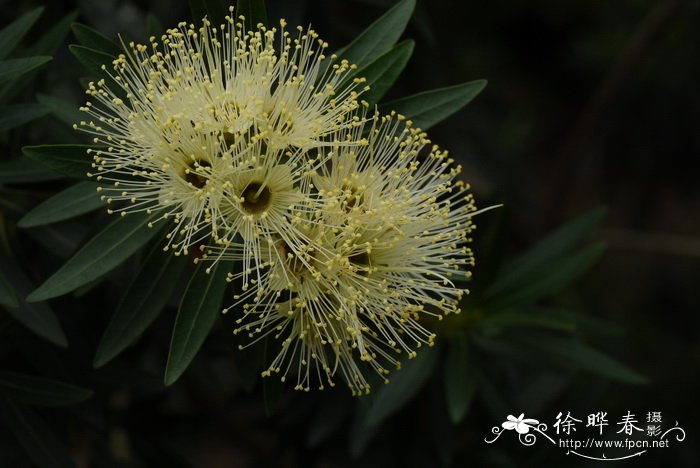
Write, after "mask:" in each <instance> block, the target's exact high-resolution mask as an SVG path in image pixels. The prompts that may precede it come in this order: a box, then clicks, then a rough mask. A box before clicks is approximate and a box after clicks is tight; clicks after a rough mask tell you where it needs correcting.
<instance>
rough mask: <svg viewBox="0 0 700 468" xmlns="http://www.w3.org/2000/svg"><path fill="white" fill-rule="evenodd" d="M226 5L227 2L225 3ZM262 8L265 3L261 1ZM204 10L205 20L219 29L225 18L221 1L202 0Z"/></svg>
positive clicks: (224, 9)
mask: <svg viewBox="0 0 700 468" xmlns="http://www.w3.org/2000/svg"><path fill="white" fill-rule="evenodd" d="M227 4H228V2H227ZM262 4H263V8H264V7H265V1H264V0H262ZM204 8H205V9H206V12H207V18H208V19H209V21H210V22H211V23H212V26H215V27H219V26H220V25H222V24H224V21H225V19H224V18H225V17H226V8H224V5H223V3H222V2H221V0H204Z"/></svg>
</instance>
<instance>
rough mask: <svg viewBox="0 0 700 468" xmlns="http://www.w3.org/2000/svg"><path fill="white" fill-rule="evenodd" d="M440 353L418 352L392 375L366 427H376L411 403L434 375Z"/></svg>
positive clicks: (375, 400) (372, 410) (371, 409)
mask: <svg viewBox="0 0 700 468" xmlns="http://www.w3.org/2000/svg"><path fill="white" fill-rule="evenodd" d="M437 355H438V352H437V351H436V350H435V348H434V347H433V348H427V347H426V348H424V349H420V350H418V355H417V356H416V357H415V358H413V359H411V360H408V361H406V362H404V365H403V367H402V368H401V369H399V370H396V371H394V372H393V373H392V374H391V380H390V382H389V383H388V384H386V385H384V386H383V387H381V388H380V389H379V391H378V392H377V394H376V397H375V399H374V403H373V405H372V408H370V410H369V412H368V413H367V417H366V419H365V425H366V426H368V427H374V426H377V425H379V424H380V423H381V422H382V421H384V420H385V419H386V418H388V417H389V416H391V415H392V414H394V413H395V412H396V411H398V410H399V409H401V408H402V407H403V406H404V405H405V404H406V403H408V402H409V401H411V399H413V397H415V396H416V395H417V394H418V392H419V391H420V390H421V388H423V385H425V383H426V382H427V381H428V378H429V377H430V375H431V374H432V373H433V369H434V368H435V364H436V362H437Z"/></svg>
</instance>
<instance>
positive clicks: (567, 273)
mask: <svg viewBox="0 0 700 468" xmlns="http://www.w3.org/2000/svg"><path fill="white" fill-rule="evenodd" d="M604 249H605V245H604V244H603V243H596V244H593V245H590V246H588V247H586V248H584V249H581V250H579V251H578V252H574V253H572V254H569V255H567V256H564V257H563V258H560V259H557V260H555V261H552V262H550V263H549V264H547V265H545V266H544V267H543V268H541V269H540V270H536V271H534V272H533V274H532V276H531V277H529V278H528V279H527V282H524V284H523V285H522V286H519V287H514V288H513V289H510V290H505V291H502V292H500V293H499V295H497V296H495V297H493V298H492V299H491V301H489V302H487V303H486V305H485V306H484V307H488V308H490V309H492V310H498V309H502V308H504V307H507V306H509V305H511V304H529V303H532V302H535V301H536V300H538V299H541V298H543V297H546V296H549V295H552V294H556V293H558V292H560V291H561V290H563V289H564V288H566V287H567V286H569V285H570V284H571V283H572V282H573V281H574V280H575V279H576V278H578V277H579V276H581V275H582V274H583V273H585V272H586V271H587V270H588V269H589V268H590V267H591V265H593V264H594V263H595V262H596V261H597V260H598V258H600V256H601V254H602V253H603V250H604Z"/></svg>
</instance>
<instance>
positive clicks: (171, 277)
mask: <svg viewBox="0 0 700 468" xmlns="http://www.w3.org/2000/svg"><path fill="white" fill-rule="evenodd" d="M186 264H187V258H186V257H183V256H175V255H172V254H165V253H163V249H162V248H161V247H160V244H159V245H156V246H155V247H154V248H153V250H152V251H151V252H150V253H149V255H148V257H147V258H146V260H145V261H144V262H143V266H142V267H141V270H140V271H139V273H138V274H137V275H136V276H135V277H134V279H133V281H132V282H131V284H130V285H129V287H128V288H127V290H126V293H125V294H124V297H122V300H121V302H120V303H119V305H118V306H117V310H116V311H115V312H114V315H113V316H112V319H111V320H110V322H109V325H108V326H107V330H105V333H104V335H103V336H102V340H100V344H99V345H98V346H97V352H96V353H95V359H94V360H93V366H94V367H102V366H104V365H105V364H107V363H108V362H109V361H111V360H112V359H114V358H115V357H116V356H117V355H119V353H121V352H122V351H124V350H125V349H126V348H127V347H129V346H131V345H132V344H133V343H134V342H136V340H138V338H139V337H140V336H141V334H143V332H144V331H145V330H146V328H148V326H149V325H150V324H152V323H153V321H154V320H155V319H156V318H157V317H158V314H159V313H160V312H161V311H162V310H163V309H164V308H165V306H166V304H167V303H168V299H169V298H170V296H171V295H172V294H173V291H174V290H175V287H176V286H177V285H178V278H179V277H180V275H181V274H182V270H183V268H184V266H185V265H186Z"/></svg>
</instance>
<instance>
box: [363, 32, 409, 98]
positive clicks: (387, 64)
mask: <svg viewBox="0 0 700 468" xmlns="http://www.w3.org/2000/svg"><path fill="white" fill-rule="evenodd" d="M414 45H415V44H414V42H413V41H411V40H408V41H403V42H401V43H400V44H397V45H395V46H394V47H392V48H391V49H390V50H389V51H388V52H387V53H385V54H383V55H381V56H380V57H379V58H377V59H376V60H374V61H373V62H372V63H370V64H369V65H367V66H365V67H363V68H361V69H360V70H357V72H356V73H354V74H353V75H352V77H351V78H355V77H363V78H365V79H366V80H367V81H366V83H365V84H366V85H369V86H370V90H369V91H367V92H365V93H364V94H362V99H365V100H366V101H368V102H369V103H370V104H374V103H376V102H377V101H379V100H380V99H381V98H382V97H383V96H384V94H386V92H387V91H389V89H391V87H392V86H393V85H394V83H395V82H396V79H397V78H398V77H399V75H400V74H401V72H402V71H403V69H404V68H405V67H406V64H407V63H408V59H410V58H411V54H413V47H414Z"/></svg>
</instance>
